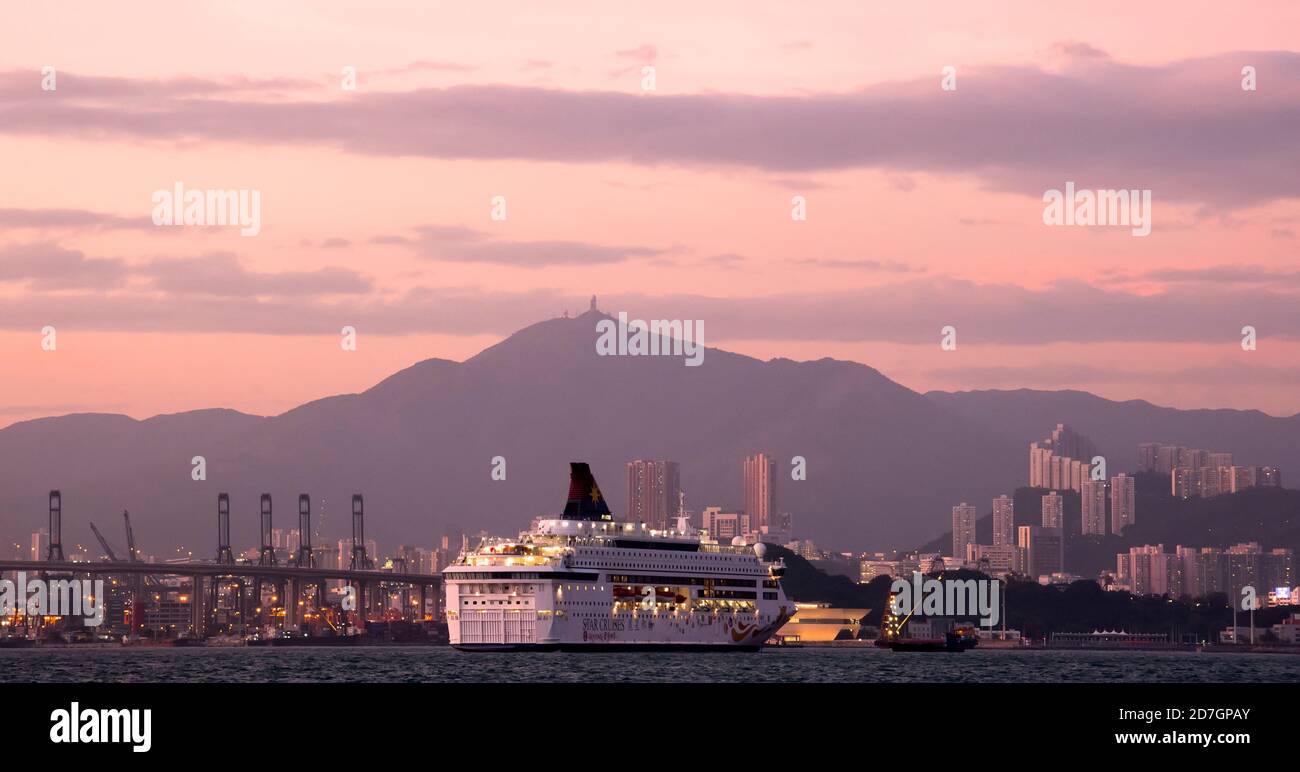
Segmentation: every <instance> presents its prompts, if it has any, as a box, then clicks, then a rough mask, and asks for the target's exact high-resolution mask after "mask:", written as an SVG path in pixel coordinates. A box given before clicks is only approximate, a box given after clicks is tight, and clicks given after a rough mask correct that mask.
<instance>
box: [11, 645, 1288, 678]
mask: <svg viewBox="0 0 1300 772" xmlns="http://www.w3.org/2000/svg"><path fill="white" fill-rule="evenodd" d="M0 668H2V670H0V672H3V673H4V680H6V681H11V682H15V681H16V682H32V681H38V682H53V681H65V682H101V681H102V682H118V681H150V682H187V683H192V682H203V681H216V682H263V681H271V682H276V681H283V682H292V681H363V682H402V681H407V682H485V681H486V682H520V681H574V682H588V681H596V682H609V681H634V682H648V681H663V682H679V681H706V682H727V681H741V682H751V681H760V682H783V681H788V682H807V681H829V682H867V683H878V682H887V681H898V682H915V681H924V682H945V681H946V682H962V681H968V682H978V681H984V682H990V681H992V682H1007V681H1049V682H1064V681H1080V682H1105V681H1139V682H1141V681H1156V682H1208V681H1228V682H1231V681H1246V682H1259V681H1281V682H1297V681H1300V654H1296V655H1291V654H1235V653H1225V654H1219V653H1214V654H1209V653H1193V652H1109V651H1094V652H1083V651H997V650H985V651H980V650H974V651H967V652H962V653H960V654H947V653H923V654H918V653H907V654H904V653H896V652H891V651H887V650H883V649H876V648H864V649H817V648H808V649H767V650H765V651H763V652H761V653H758V654H749V653H716V654H715V653H697V654H691V653H628V654H617V653H612V654H604V653H601V654H596V653H592V654H571V653H561V652H554V653H535V654H534V653H530V654H507V653H499V654H498V653H490V654H487V653H485V654H466V653H463V652H458V651H455V650H454V649H450V648H445V647H426V646H413V647H374V648H348V649H293V648H278V649H268V648H195V649H186V648H181V649H168V648H158V649H140V648H136V649H124V648H85V649H76V648H74V649H27V650H0Z"/></svg>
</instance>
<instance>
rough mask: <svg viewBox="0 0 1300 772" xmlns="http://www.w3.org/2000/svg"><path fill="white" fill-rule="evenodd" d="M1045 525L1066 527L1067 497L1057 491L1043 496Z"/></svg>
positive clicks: (1048, 526)
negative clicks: (1062, 496)
mask: <svg viewBox="0 0 1300 772" xmlns="http://www.w3.org/2000/svg"><path fill="white" fill-rule="evenodd" d="M1043 527H1044V528H1064V527H1065V499H1063V498H1061V495H1060V494H1058V493H1057V492H1056V491H1052V492H1051V493H1049V494H1047V495H1046V496H1044V497H1043Z"/></svg>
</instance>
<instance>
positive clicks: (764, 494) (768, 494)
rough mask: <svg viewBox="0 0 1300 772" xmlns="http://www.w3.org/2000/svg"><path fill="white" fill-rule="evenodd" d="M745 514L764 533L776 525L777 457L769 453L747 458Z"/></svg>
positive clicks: (756, 454)
mask: <svg viewBox="0 0 1300 772" xmlns="http://www.w3.org/2000/svg"><path fill="white" fill-rule="evenodd" d="M745 514H747V515H749V522H750V523H751V524H752V525H753V526H754V528H755V529H756V530H758V531H760V532H762V533H766V532H768V531H769V530H772V527H773V526H774V525H776V523H775V522H774V521H773V518H774V516H775V515H776V459H774V458H773V457H772V456H771V455H769V454H767V453H755V454H754V455H752V456H747V457H746V458H745Z"/></svg>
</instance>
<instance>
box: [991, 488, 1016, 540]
mask: <svg viewBox="0 0 1300 772" xmlns="http://www.w3.org/2000/svg"><path fill="white" fill-rule="evenodd" d="M1015 543H1016V502H1015V499H1012V498H1011V497H1010V496H1007V495H1006V494H1005V493H1004V494H1002V495H1001V496H998V497H997V498H996V499H993V546H995V547H1004V546H1006V547H1010V546H1014V545H1015Z"/></svg>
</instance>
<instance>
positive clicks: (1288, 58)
mask: <svg viewBox="0 0 1300 772" xmlns="http://www.w3.org/2000/svg"><path fill="white" fill-rule="evenodd" d="M1001 5H1002V6H1003V9H1001V10H998V11H992V10H990V9H989V7H986V6H985V5H984V4H957V3H951V4H949V3H911V4H902V3H895V4H875V3H871V4H868V3H861V2H828V3H819V4H817V8H818V12H817V13H816V14H813V13H811V12H810V11H809V10H808V8H806V7H803V6H801V5H799V4H790V3H780V4H778V3H754V2H745V3H740V2H736V3H729V2H721V3H709V4H701V3H686V2H682V3H677V2H655V3H627V4H611V3H608V2H589V3H546V4H537V3H491V4H481V3H480V4H470V3H397V2H366V3H356V2H277V3H255V2H220V3H216V2H185V3H176V2H166V3H163V2H158V3H153V2H138V3H134V4H133V14H132V18H130V19H129V20H128V19H127V17H126V16H124V15H123V14H122V13H121V10H120V9H119V8H118V7H116V6H114V5H112V4H104V3H100V2H76V3H61V4H58V5H57V7H56V6H55V5H52V4H25V5H23V6H20V7H15V8H11V9H8V10H7V11H6V19H5V23H4V24H3V26H0V170H2V173H0V356H2V361H3V362H4V371H3V378H0V425H6V424H9V423H12V422H14V421H19V420H24V419H28V418H33V417H38V416H44V415H57V414H63V413H70V412H86V411H95V412H122V413H126V414H128V415H131V416H134V417H137V418H144V417H148V416H151V415H155V414H158V413H170V412H177V411H182V410H189V409H195V408H204V407H230V408H235V409H238V410H242V411H246V412H251V413H256V414H267V415H269V414H276V413H279V412H282V411H284V410H287V409H289V408H291V407H293V406H295V405H298V404H301V403H302V402H305V401H308V400H311V399H315V398H319V397H322V396H326V395H330V394H337V393H343V392H352V391H358V390H362V389H365V388H367V387H369V386H371V385H373V384H374V383H375V382H377V381H379V380H381V379H382V378H384V377H385V376H387V375H389V374H391V373H392V372H394V371H396V370H398V369H401V368H403V367H406V366H408V365H410V364H412V363H414V362H417V361H420V360H422V359H426V358H429V357H442V358H448V359H456V360H462V359H465V358H467V357H469V356H472V355H473V354H475V353H477V352H478V351H479V350H481V349H482V348H484V347H485V346H487V345H490V344H491V343H493V342H495V341H497V340H500V339H501V338H502V337H503V336H505V335H508V334H509V333H510V332H512V331H514V330H515V329H518V328H519V327H522V326H525V325H527V324H530V323H533V322H535V321H540V320H542V319H545V318H548V317H552V316H556V315H559V314H560V313H561V312H563V311H566V310H567V311H569V312H579V311H582V310H584V309H585V308H586V306H587V302H588V298H589V297H590V295H592V294H596V295H598V296H599V297H600V305H601V307H602V309H604V310H606V311H610V312H617V311H620V310H626V311H627V312H628V313H629V314H630V315H631V316H633V317H641V318H676V319H702V320H704V321H705V324H706V336H705V337H706V343H707V344H708V345H710V346H717V347H721V348H727V349H731V350H734V351H737V352H740V353H745V354H749V355H752V356H756V357H760V358H769V357H777V356H784V357H790V358H793V359H817V358H821V357H835V358H840V359H852V360H855V361H859V362H864V363H866V364H869V365H871V366H873V367H876V368H878V369H879V370H881V371H882V372H883V373H884V374H886V375H887V376H889V377H890V378H892V379H894V380H896V381H898V382H900V383H902V384H904V385H905V386H908V387H910V388H913V389H916V390H920V391H925V390H929V389H943V390H968V389H983V388H1020V387H1028V388H1041V389H1065V388H1072V389H1083V390H1087V391H1091V392H1094V393H1096V394H1099V395H1102V396H1105V397H1108V398H1112V399H1145V400H1149V401H1151V402H1154V403H1157V404H1162V405H1171V406H1175V407H1184V408H1188V407H1207V408H1214V407H1233V408H1254V409H1259V410H1263V411H1265V412H1268V413H1271V414H1274V415H1292V414H1294V413H1296V412H1300V388H1297V384H1300V259H1298V255H1300V200H1298V198H1297V197H1298V196H1300V53H1297V52H1300V4H1297V3H1295V2H1291V1H1290V0H1284V1H1280V2H1260V3H1244V4H1225V3H1212V2H1186V1H1183V2H1177V3H1174V2H1149V3H1131V2H1123V3H1119V2H1092V3H1088V4H1086V6H1085V7H1086V13H1085V12H1083V10H1081V7H1080V6H1078V5H1073V6H1069V7H1068V8H1069V10H1065V7H1063V6H1054V5H1053V4H1047V3H1041V2H1009V3H1005V4H1001ZM272 6H273V7H274V8H273V9H272ZM908 6H924V8H916V7H908ZM737 20H741V21H737ZM47 66H49V67H54V68H55V70H56V77H57V89H56V90H55V91H45V90H42V68H43V67H47ZM348 66H351V67H355V68H356V72H357V88H356V90H355V91H346V90H344V89H342V88H341V71H342V69H343V68H344V67H348ZM647 66H650V67H653V68H654V73H655V89H654V90H653V91H645V90H643V88H642V80H643V74H642V73H643V70H642V68H643V67H647ZM946 66H952V67H955V68H956V78H957V81H956V82H957V88H956V90H955V91H945V90H943V89H941V88H940V80H941V71H942V70H943V68H944V67H946ZM1245 66H1251V67H1254V68H1255V69H1256V73H1257V83H1258V86H1257V90H1254V91H1247V90H1243V89H1242V86H1241V84H1242V74H1241V71H1242V68H1243V67H1245ZM177 181H180V182H182V183H183V184H184V185H185V186H186V187H187V188H213V189H216V188H220V189H256V190H258V191H260V195H261V232H260V234H258V235H257V236H252V237H243V236H240V235H239V232H238V229H237V228H230V227H227V228H204V227H179V228H178V227H172V228H168V227H157V226H155V225H154V224H153V223H152V221H151V219H150V215H151V211H152V208H153V204H152V201H151V195H152V193H153V191H155V190H158V189H171V187H172V185H173V184H174V183H175V182H177ZM1067 181H1072V182H1074V183H1075V184H1076V185H1077V186H1079V187H1081V188H1090V189H1111V188H1125V189H1150V190H1151V191H1152V199H1153V220H1154V224H1153V228H1152V233H1151V235H1150V236H1147V237H1134V236H1132V235H1130V232H1129V229H1128V228H1102V227H1093V228H1080V227H1048V226H1046V225H1044V223H1043V207H1044V205H1043V200H1042V198H1043V194H1044V191H1046V190H1049V189H1060V188H1064V186H1065V183H1066V182H1067ZM495 196H504V197H505V199H506V207H507V219H506V220H504V221H496V220H493V219H492V218H491V217H490V213H491V210H492V200H493V197H495ZM793 196H803V197H805V199H806V201H807V211H808V219H807V220H806V221H795V220H792V218H791V216H790V212H791V199H792V197H793ZM949 324H950V325H953V326H955V327H956V328H957V341H958V347H957V350H955V351H943V350H941V348H940V346H939V340H940V328H941V327H942V326H944V325H949ZM47 325H51V326H54V327H55V329H56V330H57V348H56V350H54V351H45V350H43V349H42V346H41V342H42V333H41V330H42V328H43V327H45V326H47ZM345 325H352V326H355V327H356V329H357V331H358V345H357V350H356V351H355V352H347V351H343V350H342V348H341V347H340V345H339V340H340V329H341V328H342V327H343V326H345ZM1245 325H1251V326H1254V327H1255V328H1256V329H1257V331H1258V336H1259V338H1258V349H1257V350H1255V351H1244V350H1243V349H1242V346H1241V345H1240V344H1241V337H1242V335H1241V329H1242V327H1243V326H1245ZM593 340H594V331H593Z"/></svg>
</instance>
